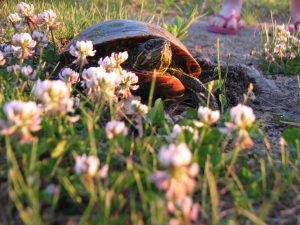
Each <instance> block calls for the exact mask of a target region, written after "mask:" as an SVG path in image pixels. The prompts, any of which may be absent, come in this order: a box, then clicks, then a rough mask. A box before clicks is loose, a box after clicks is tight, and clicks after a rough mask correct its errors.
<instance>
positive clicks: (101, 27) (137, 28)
mask: <svg viewBox="0 0 300 225" xmlns="http://www.w3.org/2000/svg"><path fill="white" fill-rule="evenodd" d="M150 38H164V39H166V40H168V41H169V42H170V43H171V48H172V54H173V57H172V58H173V65H176V66H177V67H180V68H181V69H182V70H183V71H184V72H185V73H187V74H189V75H191V76H198V75H199V74H200V73H201V67H200V66H199V64H198V62H197V61H196V60H195V59H194V58H193V56H192V55H191V53H190V52H189V51H188V50H187V48H186V47H185V46H184V45H183V44H182V42H180V41H179V40H178V39H177V38H176V37H174V36H173V35H172V34H170V33H169V32H167V31H166V30H165V29H163V28H161V27H160V26H158V25H154V24H149V23H144V22H139V21H132V20H110V21H106V22H103V23H98V24H94V25H93V26H91V27H90V28H88V29H86V30H84V31H82V32H81V33H79V34H78V35H77V36H76V37H75V38H74V39H72V40H71V41H70V43H69V44H68V45H67V46H66V47H65V49H64V52H63V55H66V53H67V52H68V51H69V50H70V47H71V45H74V44H75V43H76V42H77V41H82V40H91V41H92V42H93V45H94V46H96V49H97V53H96V57H97V56H98V57H103V56H106V55H110V54H111V53H112V52H120V51H124V50H130V49H132V48H134V47H135V46H136V45H137V44H138V43H140V42H143V41H145V40H148V39H150ZM129 52H130V51H129Z"/></svg>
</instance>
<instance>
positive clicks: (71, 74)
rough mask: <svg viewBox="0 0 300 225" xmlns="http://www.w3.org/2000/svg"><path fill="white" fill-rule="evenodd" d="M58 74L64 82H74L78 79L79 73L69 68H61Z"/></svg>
mask: <svg viewBox="0 0 300 225" xmlns="http://www.w3.org/2000/svg"><path fill="white" fill-rule="evenodd" d="M58 76H59V79H60V80H62V81H63V82H65V83H70V84H76V83H77V82H78V81H79V73H77V72H76V71H74V70H72V69H70V68H65V69H63V70H62V71H61V72H60V73H59V75H58Z"/></svg>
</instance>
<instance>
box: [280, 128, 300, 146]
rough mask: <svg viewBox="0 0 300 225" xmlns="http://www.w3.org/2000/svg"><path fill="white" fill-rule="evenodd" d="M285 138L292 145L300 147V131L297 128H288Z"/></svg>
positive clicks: (284, 133)
mask: <svg viewBox="0 0 300 225" xmlns="http://www.w3.org/2000/svg"><path fill="white" fill-rule="evenodd" d="M283 137H284V139H285V140H286V141H287V143H289V144H290V145H293V146H294V147H297V146H299V145H300V129H299V128H296V127H288V128H287V129H285V131H284V132H283Z"/></svg>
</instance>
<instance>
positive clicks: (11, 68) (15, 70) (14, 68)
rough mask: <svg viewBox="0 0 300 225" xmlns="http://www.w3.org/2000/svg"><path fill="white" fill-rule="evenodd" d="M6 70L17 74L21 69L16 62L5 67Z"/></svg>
mask: <svg viewBox="0 0 300 225" xmlns="http://www.w3.org/2000/svg"><path fill="white" fill-rule="evenodd" d="M6 70H7V72H9V73H12V74H15V75H18V74H19V73H20V71H21V67H20V66H19V65H18V64H15V65H11V66H8V67H7V68H6Z"/></svg>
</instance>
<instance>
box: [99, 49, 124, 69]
mask: <svg viewBox="0 0 300 225" xmlns="http://www.w3.org/2000/svg"><path fill="white" fill-rule="evenodd" d="M127 58H128V53H127V52H126V51H125V52H119V53H115V52H113V53H112V54H111V56H110V57H109V56H107V57H105V58H100V59H99V61H98V64H99V66H100V67H103V68H104V69H105V70H106V71H107V72H110V71H113V70H122V68H121V64H122V63H123V62H125V61H126V60H127Z"/></svg>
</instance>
